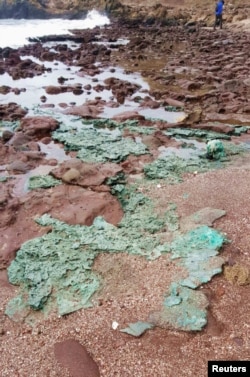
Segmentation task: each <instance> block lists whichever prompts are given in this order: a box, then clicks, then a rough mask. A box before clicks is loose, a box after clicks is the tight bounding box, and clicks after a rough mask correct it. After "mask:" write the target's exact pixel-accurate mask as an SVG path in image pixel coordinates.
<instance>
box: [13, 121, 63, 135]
mask: <svg viewBox="0 0 250 377" xmlns="http://www.w3.org/2000/svg"><path fill="white" fill-rule="evenodd" d="M20 127H21V128H22V130H23V132H24V133H25V134H26V135H30V136H36V137H38V138H42V137H45V136H49V134H50V132H51V131H54V130H55V129H56V128H58V127H59V122H58V121H57V120H56V119H54V118H52V117H49V116H37V117H26V118H24V119H22V121H21V124H20Z"/></svg>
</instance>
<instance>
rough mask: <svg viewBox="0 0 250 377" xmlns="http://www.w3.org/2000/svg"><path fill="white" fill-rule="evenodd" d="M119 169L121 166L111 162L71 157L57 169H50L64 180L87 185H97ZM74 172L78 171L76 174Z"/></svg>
mask: <svg viewBox="0 0 250 377" xmlns="http://www.w3.org/2000/svg"><path fill="white" fill-rule="evenodd" d="M121 171H122V168H121V167H120V166H119V165H116V164H113V163H106V164H89V163H85V162H82V161H80V160H79V159H77V158H72V159H70V160H67V161H65V162H63V163H62V164H61V165H60V166H59V167H58V168H57V169H54V170H52V172H51V174H52V175H53V176H54V177H56V178H59V179H63V180H64V181H66V182H70V183H73V184H77V185H79V186H83V187H89V186H99V185H101V184H103V183H104V181H105V180H106V179H107V178H109V177H112V176H114V175H116V174H117V173H120V172H121ZM70 172H71V173H70ZM76 172H78V174H77V173H76ZM65 174H66V175H65ZM65 178H66V179H65Z"/></svg>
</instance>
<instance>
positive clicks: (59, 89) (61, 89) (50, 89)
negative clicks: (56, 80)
mask: <svg viewBox="0 0 250 377" xmlns="http://www.w3.org/2000/svg"><path fill="white" fill-rule="evenodd" d="M45 91H46V93H47V94H50V95H54V94H60V93H65V92H67V87H66V86H53V85H50V86H46V87H45Z"/></svg>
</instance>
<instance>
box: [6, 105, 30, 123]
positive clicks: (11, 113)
mask: <svg viewBox="0 0 250 377" xmlns="http://www.w3.org/2000/svg"><path fill="white" fill-rule="evenodd" d="M26 114H27V110H24V109H23V108H22V107H21V106H19V105H17V104H16V103H14V102H11V103H8V104H7V105H0V119H1V120H7V121H10V122H12V121H14V120H19V119H21V118H23V117H24V116H25V115H26Z"/></svg>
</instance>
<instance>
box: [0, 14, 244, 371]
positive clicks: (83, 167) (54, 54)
mask: <svg viewBox="0 0 250 377" xmlns="http://www.w3.org/2000/svg"><path fill="white" fill-rule="evenodd" d="M69 40H70V42H71V44H68V42H67V41H69ZM46 42H50V43H52V44H53V45H52V47H48V46H47V45H46V44H45V43H46ZM249 42H250V34H249V32H248V31H244V30H235V29H234V28H232V27H231V26H229V25H228V24H226V25H225V28H224V29H222V30H215V31H213V29H212V28H211V27H209V26H203V24H202V23H201V22H196V21H195V22H188V23H185V25H179V24H177V25H172V26H170V25H165V24H163V23H161V22H158V23H155V22H154V23H152V24H150V23H149V22H147V23H141V22H140V21H138V20H137V19H134V20H132V21H131V20H129V21H115V20H114V21H113V22H112V23H111V25H108V26H106V27H104V28H95V29H93V30H85V31H77V30H75V31H73V35H72V34H71V36H64V37H60V40H58V37H57V36H44V38H41V39H40V41H35V42H34V43H32V44H30V45H27V46H24V47H22V48H19V49H11V48H4V49H0V73H1V75H5V74H8V75H9V76H11V77H12V79H13V80H15V82H17V83H18V81H19V80H21V79H27V78H28V79H33V78H36V77H39V76H41V77H43V75H44V76H46V75H47V74H49V73H50V71H51V70H52V71H53V69H55V68H56V65H55V66H54V68H53V67H52V68H51V66H50V67H49V68H48V63H54V62H56V64H60V63H62V64H64V65H65V66H66V67H68V70H69V71H70V70H72V67H77V73H75V71H74V73H73V75H76V76H77V78H79V80H78V81H80V78H85V77H86V78H88V79H89V78H90V79H91V83H90V82H88V84H86V85H84V84H82V83H81V82H78V83H77V82H76V83H73V84H71V83H70V80H69V79H68V78H67V77H62V76H59V77H57V84H56V85H54V84H53V85H45V86H43V95H41V96H40V102H39V103H37V107H36V109H35V110H34V108H32V107H30V108H29V107H27V106H22V105H21V101H20V103H19V100H18V99H19V98H21V96H22V94H23V93H25V91H26V90H27V88H25V86H23V87H19V86H18V85H16V87H15V86H13V87H12V86H8V85H2V86H0V94H1V95H2V97H3V96H7V95H12V98H14V99H15V98H16V101H15V100H13V101H11V102H6V103H4V101H1V104H0V122H1V123H0V124H1V131H2V134H1V138H0V156H1V166H0V207H1V213H0V229H1V233H0V239H1V253H0V268H1V269H0V284H1V293H0V295H1V302H2V304H1V317H0V348H1V355H2V360H3V367H2V373H3V374H2V375H3V376H4V377H5V376H10V375H13V376H14V375H16V376H22V377H25V376H30V375H32V376H41V374H43V375H51V376H88V377H92V376H93V377H94V376H99V375H101V376H104V377H112V376H122V377H126V376H135V375H136V376H137V377H139V376H143V377H147V376H149V377H152V376H159V377H161V376H163V375H164V376H172V375H176V376H178V377H182V376H183V377H186V376H190V375H192V376H194V377H195V376H197V377H198V376H199V377H200V376H205V375H206V368H207V360H213V359H227V360H240V359H247V357H248V344H247V342H248V338H249V334H248V329H249V319H248V316H247V313H248V312H249V300H248V289H249V285H248V284H249V247H248V244H249V226H250V222H249V213H250V205H249V200H248V198H249V194H250V189H249V178H250V177H249V174H250V170H249V167H250V165H249V146H250V131H249V130H250V102H249V98H250V79H249V71H250V50H249ZM72 44H73V45H72ZM121 67H122V69H123V70H124V72H123V75H122V76H121V75H120V76H119V74H118V76H117V75H116V73H117V72H118V71H119V70H120V68H121ZM134 74H140V75H141V77H142V78H143V80H144V81H145V82H146V83H147V85H146V86H145V87H142V85H141V84H140V83H138V82H137V81H136V80H135V79H134V76H133V75H134ZM102 75H103V76H104V77H103V76H102ZM124 75H125V76H124ZM74 78H75V77H74ZM65 93H66V94H70V101H67V100H65V101H62V102H58V101H56V99H55V100H54V98H56V97H57V96H59V95H61V94H62V95H64V94H65ZM85 95H88V96H90V97H91V98H90V99H86V100H84V102H81V98H83V96H85ZM81 96H82V97H81ZM65 98H68V97H65ZM84 98H85V97H84ZM79 100H80V104H79ZM46 112H48V113H46ZM105 114H111V115H110V116H106V117H105ZM145 114H146V115H145ZM148 114H150V116H148ZM175 114H176V116H173V115H175ZM162 115H163V116H162ZM65 117H66V118H65ZM74 122H75V123H74ZM77 122H83V124H84V127H85V129H84V132H85V134H86V132H88V133H87V136H86V135H85V134H84V132H83V133H81V132H80V131H81V129H82V127H83V126H82V123H81V125H79V124H78V123H77ZM91 122H92V124H94V129H93V127H92V126H91V127H89V126H88V125H89V124H91ZM88 127H89V128H88ZM86 128H87V131H86ZM72 129H73V131H72ZM103 129H104V132H106V133H104V135H103ZM114 130H115V132H114ZM118 131H119V134H118ZM210 140H220V141H222V143H224V149H223V152H225V153H224V154H223V156H221V155H220V156H219V157H218V158H217V156H216V155H212V156H210V157H209V156H208V155H206V152H207V149H206V145H207V142H208V141H210ZM94 142H95V144H94ZM116 142H117V145H116V144H115V143H116ZM199 143H200V144H199ZM190 149H191V151H190ZM197 149H198V152H199V154H200V155H203V156H202V158H200V157H201V156H199V157H197V155H196V156H195V158H198V160H197V159H196V160H195V162H194V160H192V158H193V157H191V160H192V161H191V163H189V164H187V165H185V166H184V167H182V168H180V166H179V165H177V162H176V160H171V161H170V165H171V164H172V165H171V166H172V167H173V166H174V167H175V168H174V169H173V168H171V167H170V168H169V160H168V159H167V158H166V159H164V158H165V157H169V154H168V152H169V151H170V150H172V151H174V156H175V157H176V155H177V156H183V153H184V152H185V151H186V152H187V153H192V152H193V151H195V150H196V152H197ZM51 150H53V152H51ZM198 152H197V153H198ZM159 161H160V162H159ZM188 161H190V160H189V159H188ZM197 161H199V162H197ZM179 162H180V161H178V163H179ZM160 164H161V166H160ZM175 164H176V165H175ZM192 164H193V165H192ZM178 169H179V170H178ZM177 172H178V174H177ZM43 176H46V179H47V178H48V177H49V179H51V181H50V180H49V181H47V180H45V181H43V180H42V178H41V177H43ZM32 177H33V178H34V177H39V178H40V181H39V182H38V183H36V184H37V186H36V185H35V186H34V187H32ZM28 184H29V185H30V186H29V188H28V187H27V186H28ZM126 184H127V185H131V186H132V185H135V187H136V189H135V190H136V195H135V192H134V193H133V195H134V198H136V200H135V201H132V202H130V199H133V195H132V194H128V193H127V192H126V193H125V196H122V195H121V193H124V191H119V190H124V185H126ZM122 185H123V186H122ZM121 187H123V188H122V189H121ZM126 187H127V186H126ZM137 194H140V195H144V196H146V197H147V198H149V199H150V200H151V201H152V202H153V207H154V212H147V213H146V217H147V220H148V218H150V219H151V220H152V219H153V220H152V221H151V222H150V224H148V223H147V225H145V227H144V228H143V230H141V229H140V226H138V223H140V221H142V220H141V219H140V217H139V213H140V216H141V212H136V210H137V209H138V208H144V207H143V206H144V204H145V203H147V205H146V206H147V209H149V208H150V209H151V207H150V205H151V204H150V205H149V204H148V203H149V202H147V201H146V202H145V201H144V200H147V199H145V198H144V197H142V196H140V197H139V199H138V196H137ZM173 203H174V204H175V206H176V207H174V209H173V207H172V206H171V204H173ZM137 206H138V207H137ZM175 208H177V209H175ZM204 209H206V210H205V212H204ZM214 209H216V210H221V211H222V212H214ZM133 210H134V211H135V212H133ZM138 211H139V210H138ZM165 211H167V212H168V217H167V220H166V218H165V217H163V213H164V212H165ZM175 211H176V212H175ZM199 211H202V212H199ZM197 213H198V215H197ZM204 213H205V214H204ZM44 214H49V215H50V216H51V217H52V218H54V219H56V220H59V221H61V222H63V223H66V224H68V225H70V226H78V225H81V226H87V227H91V226H93V228H91V232H93V234H95V233H94V232H95V231H96V230H97V231H98V232H100V231H101V230H103V229H104V230H105V232H106V233H107V234H108V232H109V231H111V230H112V232H113V231H114V229H113V228H112V229H111V230H110V228H105V226H106V225H103V223H101V225H100V224H99V225H98V224H97V225H96V228H94V226H95V223H94V221H95V219H96V218H98V217H102V218H103V219H104V220H105V221H106V223H108V224H112V225H113V226H114V228H115V229H116V228H118V230H119V228H120V230H121V232H122V233H118V235H117V234H116V233H115V237H118V240H119V239H120V244H121V245H123V244H122V242H124V245H126V247H125V246H124V247H125V250H124V252H118V253H117V252H116V253H99V254H98V256H96V259H95V258H94V257H93V255H92V256H91V257H90V256H88V259H87V261H82V260H80V262H77V263H83V264H84V263H86V264H88V267H86V271H87V270H91V268H92V267H93V271H94V272H95V273H96V274H97V275H98V276H101V278H102V283H101V289H100V290H99V291H96V292H95V294H94V296H93V301H92V305H93V306H92V307H90V308H88V309H82V307H83V306H84V305H83V306H81V309H80V310H77V311H75V310H73V309H72V314H68V313H70V311H68V312H67V314H66V315H62V316H61V315H59V316H58V312H57V311H56V310H55V308H53V309H52V311H51V312H49V314H48V313H47V317H46V310H44V313H45V317H44V313H43V310H42V312H41V311H39V310H37V309H41V306H42V305H43V301H42V300H41V301H40V302H39V304H38V306H37V308H35V310H34V307H32V306H31V307H29V308H28V309H27V306H25V305H24V306H22V307H21V305H20V307H19V309H20V310H16V308H14V309H13V308H12V309H13V310H12V309H11V310H12V311H13V313H14V314H13V313H12V314H13V315H11V314H10V311H11V310H10V309H9V311H8V316H7V315H6V308H7V307H8V303H9V301H10V300H11V299H13V298H14V297H15V296H16V294H17V293H18V289H19V288H18V287H16V286H14V285H13V284H14V283H13V284H10V282H9V279H8V275H7V268H9V266H10V264H11V261H13V260H14V258H15V257H16V255H18V253H20V251H19V250H20V248H22V245H23V243H24V242H25V241H29V240H33V239H35V238H37V237H42V236H44V235H45V236H46V235H49V234H52V235H53V234H54V233H53V232H54V230H53V226H55V225H53V224H52V223H49V222H47V223H46V222H45V226H41V224H40V223H39V222H37V221H36V219H38V218H41V216H42V215H44ZM155 214H156V215H157V217H154V216H156V215H155ZM134 215H135V216H134ZM136 216H138V217H136ZM164 216H165V215H164ZM192 216H193V217H192ZM134 217H135V218H134ZM131 219H132V220H133V221H134V222H133V223H132V225H131V224H129V223H126V221H130V220H131ZM163 219H164V221H163ZM156 220H157V221H156ZM170 220H171V221H170ZM143 221H145V219H144V218H143ZM162 221H163V222H162ZM168 221H170V222H168ZM93 224H94V225H93ZM143 224H144V223H143ZM145 224H146V223H145ZM197 224H198V225H201V226H205V225H206V226H208V227H211V229H216V230H218V231H220V232H221V233H223V234H225V235H226V236H225V238H226V239H227V240H229V241H230V242H225V244H224V246H223V249H222V252H221V256H222V258H223V260H222V259H220V260H219V264H218V265H216V266H215V265H213V268H214V269H215V267H216V268H217V267H218V268H219V270H218V271H217V270H216V269H215V270H216V271H217V272H215V273H212V274H211V277H212V276H213V275H215V274H217V273H218V272H219V271H220V272H221V271H222V272H223V273H222V274H219V275H218V276H216V277H215V278H213V279H210V278H208V279H207V280H206V279H204V276H203V277H202V279H203V280H202V279H201V281H200V282H199V283H198V285H196V286H195V288H196V287H199V291H200V292H202V293H201V294H202V297H203V298H204V297H205V298H206V302H205V304H204V303H203V304H201V307H202V309H204V308H205V309H206V310H207V321H206V326H205V327H204V328H203V326H202V329H200V330H201V331H194V332H192V331H183V330H185V329H184V328H181V330H182V331H180V330H179V328H178V326H175V324H173V323H172V322H171V321H170V320H169V321H167V322H166V321H164V318H163V317H164V316H163V315H162V312H161V311H160V307H161V305H162V301H163V299H164V297H166V292H167V291H168V288H169V287H170V286H171V283H172V282H173V281H174V282H175V281H176V277H179V276H182V277H183V278H187V273H186V270H185V269H184V267H183V264H181V265H178V263H174V262H173V261H172V260H171V257H170V256H169V255H170V254H169V252H166V250H165V251H164V252H162V251H159V250H161V248H159V247H158V246H161V245H165V244H166V243H167V242H168V243H169V244H170V243H171V242H172V243H171V245H172V246H171V247H172V249H171V252H172V253H174V246H173V243H174V242H175V239H178V237H177V233H178V236H179V235H180V234H181V235H184V234H186V232H188V231H190V230H193V229H196V227H197ZM56 226H59V225H56ZM143 226H144V225H143ZM103 227H104V228H103ZM152 227H154V228H152ZM58 229H59V228H58ZM60 229H61V228H60ZM70 229H78V228H70ZM84 229H85V228H84ZM152 229H153V230H152ZM133 230H134V232H133ZM57 231H58V232H59V231H60V232H62V230H57ZM63 232H65V233H63V234H64V235H65V239H67V238H69V240H70V237H72V240H74V242H72V245H73V246H72V248H73V249H74V248H75V249H76V250H77V247H79V245H80V244H81V242H83V241H82V240H80V239H79V237H80V236H79V233H77V237H76V236H73V235H71V233H70V232H71V230H69V229H68V228H67V229H66V228H65V229H64V230H63ZM77 232H78V230H77ZM140 232H141V233H140ZM58 234H59V233H58ZM128 234H129V237H128V239H130V240H131V245H129V243H125V241H126V242H127V238H126V237H127V235H128ZM135 234H137V235H138V234H139V237H137V238H136V236H135ZM149 234H151V235H152V234H153V241H152V238H150V241H148V240H149V238H147V237H148V235H149ZM155 234H156V236H159V237H160V243H159V244H157V243H156V242H158V241H157V240H156V238H157V237H156V236H155ZM61 235H62V233H60V237H62V236H61ZM98 235H99V233H98ZM74 237H76V238H74ZM86 237H87V235H86ZM96 237H97V236H96ZM119 237H121V238H119ZM122 237H123V238H122ZM143 237H145V238H147V242H151V241H152V242H154V250H157V253H158V254H154V255H153V254H152V255H151V254H146V252H145V254H144V256H146V258H143V257H142V255H143V254H140V253H137V252H136V251H134V249H133V246H134V245H135V241H136V242H137V241H138V238H143ZM150 237H151V236H150ZM175 237H177V238H175ZM44 240H45V238H44ZM46 240H47V239H46ZM121 240H122V242H121ZM132 241H133V242H132ZM53 242H54V241H53ZM86 242H87V241H86ZM93 242H94V241H92V243H93ZM105 242H106V239H105ZM138 242H139V241H138ZM176 242H177V241H176ZM92 243H91V245H92ZM96 243H97V241H96ZM25 245H27V243H26V244H25ZM63 245H64V244H63ZM77 245H78V246H77ZM81 245H82V244H81ZM84 245H85V244H84ZM138 245H139V246H138ZM63 247H66V246H65V245H64V246H63ZM81 247H82V246H81ZM102 247H103V249H104V250H107V249H108V248H109V247H111V246H110V245H108V246H106V244H103V245H102ZM121 247H122V246H121ZM150 247H151V246H150ZM116 248H118V246H116ZM130 248H131V250H132V252H131V254H129V252H128V250H130ZM140 248H142V249H143V247H142V246H141V244H136V246H135V249H136V250H137V251H138V250H139V249H140ZM97 249H98V248H97ZM97 249H94V250H95V252H96V250H97ZM21 250H22V249H21ZM84 250H85V249H84ZM98 250H99V249H98ZM140 250H141V249H140ZM143 250H144V251H145V250H146V248H145V249H143ZM126 251H127V253H126ZM151 251H152V249H151ZM85 252H87V251H86V250H85ZM91 252H92V254H93V251H91ZM22 253H23V254H24V251H23V252H22ZM41 253H42V250H41ZM23 254H22V255H23ZM38 254H39V253H38ZM20 255H21V253H20ZM45 255H46V254H45ZM21 258H22V257H20V259H21ZM43 258H44V259H43V260H42V261H41V263H42V265H43V264H44V263H45V262H44V261H45V260H47V259H50V258H52V257H49V256H47V257H43ZM53 258H54V256H53ZM74 258H77V256H74ZM91 258H92V259H91ZM178 258H180V256H178ZM216 258H220V257H216ZM90 260H91V261H93V265H91V267H90V264H89V263H90V262H89V261H90ZM25 263H26V262H25ZM30 263H31V262H30ZM216 263H218V259H217V262H216ZM31 264H32V263H31ZM20 266H21V265H20ZM222 266H224V267H222ZM20 268H21V267H18V268H17V270H16V272H15V274H16V275H18V274H19V272H20ZM74 268H75V267H74ZM185 268H186V267H185ZM202 268H203V267H202ZM220 268H221V270H220ZM183 269H184V272H183ZM204 269H205V267H204ZM86 271H85V272H84V273H87V272H86ZM36 273H37V275H38V274H40V270H39V273H38V269H37V270H33V271H32V276H31V274H30V275H29V276H28V283H27V286H29V287H31V281H34V276H35V275H36ZM66 275H67V273H66V272H65V275H63V276H64V278H66ZM80 275H81V274H79V275H78V277H77V278H78V279H80V278H81V276H80ZM190 276H191V275H190ZM18 277H19V275H18ZM192 277H193V275H192ZM196 278H197V276H196ZM12 279H13V278H12ZM91 279H92V277H91ZM93 279H94V278H93ZM210 280H211V281H210ZM13 281H14V279H13ZM13 281H12V282H13ZM17 281H18V278H17ZM72 281H73V280H72ZM207 281H209V283H208V284H205V283H206V282H207ZM74 284H75V283H74ZM195 284H196V283H195ZM17 285H21V283H20V284H19V283H17ZM58 287H59V286H54V287H53V288H50V289H49V293H48V291H46V292H47V293H46V295H47V296H49V295H50V294H51V297H52V296H53V295H55V297H56V293H55V291H56V290H58V291H59V288H58ZM46 289H48V287H46ZM60 289H61V288H60ZM65 290H66V288H65ZM36 292H37V291H36ZM72 294H73V293H72ZM24 295H27V292H26V293H25V294H24ZM179 295H180V293H179ZM31 296H32V294H31ZM47 296H46V297H47ZM177 296H178V295H177ZM42 297H43V298H44V296H42ZM53 297H54V296H53ZM169 297H172V296H169ZM31 298H32V297H31ZM31 298H30V299H29V300H30V301H31ZM174 298H175V299H176V297H175V296H174ZM46 299H47V298H46ZM182 299H183V300H184V298H182ZM51 300H52V299H51ZM201 301H202V300H201ZM16 304H17V301H16ZM17 306H18V305H17ZM58 306H59V305H58ZM62 306H63V305H61V307H62ZM73 307H74V306H73ZM74 308H75V307H74ZM59 313H60V310H59ZM161 315H162V317H161ZM10 318H11V319H10ZM136 321H142V322H145V323H150V326H151V325H152V324H153V325H152V327H150V326H149V327H148V328H147V329H148V330H149V331H148V332H146V333H145V334H143V333H144V332H143V331H142V332H141V333H139V335H140V336H138V337H131V335H129V333H126V332H125V333H123V332H120V331H118V330H120V329H122V328H125V327H126V326H127V325H128V323H131V322H132V323H134V322H136ZM170 322H171V324H170ZM31 325H32V326H31ZM153 327H154V329H152V328H153ZM137 330H138V329H137ZM142 334H143V335H142ZM94 360H95V361H94ZM177 371H178V372H177Z"/></svg>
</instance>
